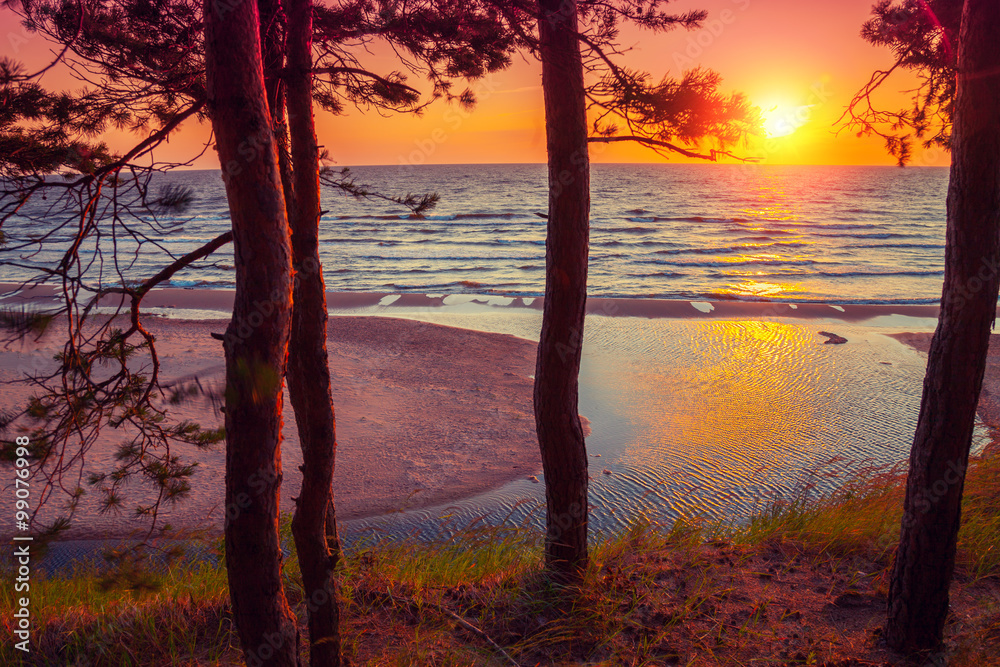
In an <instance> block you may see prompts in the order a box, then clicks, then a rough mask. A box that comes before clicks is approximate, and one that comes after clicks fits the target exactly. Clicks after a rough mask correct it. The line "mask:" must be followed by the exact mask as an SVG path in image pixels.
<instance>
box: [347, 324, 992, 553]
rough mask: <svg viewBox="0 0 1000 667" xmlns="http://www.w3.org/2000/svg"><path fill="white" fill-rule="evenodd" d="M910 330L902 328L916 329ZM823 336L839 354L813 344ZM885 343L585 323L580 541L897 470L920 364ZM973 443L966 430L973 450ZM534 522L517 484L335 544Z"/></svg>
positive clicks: (526, 491)
mask: <svg viewBox="0 0 1000 667" xmlns="http://www.w3.org/2000/svg"><path fill="white" fill-rule="evenodd" d="M408 316H410V317H414V318H416V319H422V320H426V321H433V322H436V323H439V324H449V325H452V326H463V327H467V328H474V329H482V330H488V331H496V332H499V333H511V334H514V335H520V336H524V337H529V338H537V330H538V326H539V324H540V319H539V317H538V316H537V315H536V314H529V313H521V314H512V313H510V312H508V313H507V314H505V315H503V316H498V315H491V314H489V313H479V314H465V315H457V314H443V313H430V312H426V311H422V312H414V313H411V314H409V315H408ZM913 324H918V322H911V323H909V325H908V326H906V327H905V329H907V330H914V329H915V328H916V329H918V330H919V329H920V328H921V327H914V326H912V325H913ZM919 324H922V328H923V330H929V329H932V328H933V320H923V321H921V322H919ZM821 330H827V331H834V332H836V333H838V334H840V335H842V336H845V337H846V338H847V339H848V340H849V342H848V343H847V344H844V345H828V344H824V343H823V341H824V340H825V338H823V337H822V336H820V335H819V334H818V333H817V332H818V331H821ZM897 330H900V329H899V327H893V326H888V327H880V326H873V323H872V322H868V323H866V325H848V324H846V323H845V322H843V321H840V320H836V319H830V320H827V321H824V320H802V319H798V320H796V319H791V318H787V319H773V320H761V321H727V320H689V319H669V318H661V319H642V318H623V317H617V318H616V317H601V316H590V317H588V320H587V333H586V337H585V346H584V359H583V367H582V369H581V375H580V412H581V414H583V415H584V416H585V417H587V419H588V420H589V421H590V424H591V429H592V433H591V435H590V436H589V437H587V448H588V452H589V453H590V455H591V458H590V474H591V486H590V502H591V505H592V507H591V525H592V529H593V530H594V531H597V532H603V531H608V530H614V529H621V528H623V527H625V526H627V525H628V524H629V523H631V522H632V521H635V520H637V519H642V520H646V521H650V522H653V523H662V524H667V523H670V522H671V521H672V520H674V519H676V518H677V517H678V516H681V515H688V516H691V515H704V516H708V517H711V518H717V519H724V520H730V521H741V520H744V519H746V518H747V517H748V516H749V515H750V514H751V513H752V512H753V511H754V510H755V509H760V508H761V507H762V506H763V505H764V504H765V503H767V502H770V501H772V500H774V499H775V498H778V497H784V498H790V497H794V496H797V495H799V494H801V493H803V492H807V489H808V493H811V494H818V493H824V492H829V491H830V490H832V489H834V488H835V487H836V486H838V484H839V483H840V481H841V480H842V478H843V476H844V475H845V474H849V473H850V472H851V471H852V470H857V469H859V468H863V467H867V466H891V465H894V464H900V463H902V462H904V461H905V459H906V457H907V455H908V453H909V448H910V443H911V439H912V435H913V430H914V428H915V426H916V420H917V415H918V411H919V404H920V392H921V387H922V381H923V375H924V366H925V358H924V357H923V356H922V355H921V354H919V353H918V352H916V351H914V350H912V349H911V348H909V347H907V346H905V345H903V344H902V343H899V342H898V341H896V340H895V339H893V338H890V337H889V336H887V335H886V333H889V332H893V331H897ZM985 438H986V433H985V429H984V428H983V427H982V426H981V425H980V426H979V428H978V430H977V443H982V442H984V441H985ZM608 473H609V474H608ZM538 477H539V480H543V477H542V476H541V475H539V476H538ZM543 518H544V488H543V485H542V484H541V483H534V482H532V481H530V480H518V481H515V482H513V483H511V484H508V485H506V486H505V487H503V488H501V489H499V490H497V491H495V492H491V493H487V494H483V495H480V496H477V497H475V498H470V499H468V500H467V501H464V502H461V503H456V504H453V505H448V506H439V507H432V508H426V509H421V510H415V511H412V512H403V513H400V514H396V515H393V516H390V517H383V518H378V519H368V520H363V521H358V522H351V523H350V524H348V525H346V526H345V531H346V534H347V535H348V536H350V537H352V538H356V537H357V536H359V535H364V534H369V533H371V534H375V535H385V534H392V535H401V534H416V535H419V536H423V537H432V536H437V535H439V534H442V533H444V534H447V533H448V532H449V531H450V530H451V529H452V528H454V527H458V526H463V525H466V524H468V523H470V522H472V521H476V520H484V521H486V522H487V523H500V522H508V523H510V522H521V521H525V522H528V523H531V524H533V525H535V526H540V525H541V522H542V520H543Z"/></svg>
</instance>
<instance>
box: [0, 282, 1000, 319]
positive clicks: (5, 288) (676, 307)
mask: <svg viewBox="0 0 1000 667" xmlns="http://www.w3.org/2000/svg"><path fill="white" fill-rule="evenodd" d="M234 295H235V290H233V289H214V288H197V287H158V288H154V289H152V290H150V292H149V294H147V295H146V296H145V297H144V299H143V307H144V308H145V309H146V310H147V311H148V312H149V314H151V315H159V316H165V317H171V318H175V319H210V318H211V317H212V315H211V314H212V313H222V314H223V315H225V314H227V313H229V312H232V307H233V299H234ZM326 300H327V309H328V310H329V311H330V312H331V314H335V315H340V314H350V313H357V314H372V313H375V312H378V313H379V314H383V313H384V314H390V313H391V312H392V311H393V310H396V309H417V310H421V309H427V310H439V309H470V308H477V309H483V310H496V309H505V310H506V309H509V310H523V311H529V312H530V311H538V312H541V310H542V307H543V304H544V297H540V296H536V297H532V296H508V295H503V294H493V293H489V294H436V293H428V294H424V293H419V292H336V291H327V293H326ZM55 301H56V288H55V287H54V286H51V285H43V286H39V287H28V288H24V289H21V288H20V286H19V285H18V284H16V283H0V306H8V307H10V306H12V307H19V306H27V305H42V306H44V305H46V304H53V303H54V302H55ZM117 301H118V299H117V298H116V299H114V300H112V299H111V298H108V299H107V303H106V304H102V305H103V306H104V307H115V306H116V305H117ZM171 311H174V312H171ZM938 311H939V307H938V305H936V304H888V303H887V304H874V303H868V304H863V303H826V302H813V301H805V302H792V301H739V300H729V299H723V300H715V299H712V298H708V297H706V298H704V299H659V298H646V297H588V299H587V314H588V315H603V316H608V317H641V318H648V319H656V318H685V319H687V318H695V319H697V318H739V319H747V318H763V317H789V318H796V319H836V320H843V321H845V322H864V321H866V320H872V319H875V318H879V317H890V316H903V317H913V318H937V315H938ZM998 312H1000V310H998ZM192 316H193V317H192ZM220 319H224V318H220Z"/></svg>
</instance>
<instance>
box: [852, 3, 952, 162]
mask: <svg viewBox="0 0 1000 667" xmlns="http://www.w3.org/2000/svg"><path fill="white" fill-rule="evenodd" d="M962 4H963V3H962V0H902V2H895V1H893V0H879V2H878V3H877V4H876V5H875V6H874V7H872V17H871V18H870V19H868V21H866V22H865V24H864V26H862V28H861V37H862V39H864V40H865V41H867V42H869V43H870V44H873V45H875V46H884V47H887V48H888V49H890V50H891V51H892V54H893V57H894V58H895V60H894V61H893V64H892V66H891V67H889V68H888V69H885V70H877V71H875V72H874V73H872V75H871V78H870V79H869V80H868V82H867V83H866V84H865V85H864V86H863V87H862V88H861V90H859V91H858V92H857V93H856V94H855V95H854V97H853V98H852V99H851V101H850V103H849V104H848V107H847V109H846V110H845V111H844V114H843V115H842V116H841V117H840V119H839V120H838V123H840V122H843V123H844V124H843V126H842V127H843V128H845V129H849V130H852V131H854V132H856V133H857V134H858V135H859V136H864V135H875V136H878V137H881V138H882V139H883V140H884V141H885V147H886V150H887V151H888V152H889V154H890V155H892V156H893V157H895V158H896V161H897V163H898V164H899V165H900V166H904V165H906V164H908V163H909V162H910V161H911V160H912V159H913V144H914V141H920V142H921V144H922V145H923V147H924V148H930V147H932V146H938V147H940V148H944V149H948V148H950V146H951V125H952V114H953V113H954V108H955V73H956V59H957V56H958V48H957V45H958V38H959V34H958V33H959V23H960V20H961V16H962ZM897 71H901V72H903V71H909V72H911V73H913V74H915V75H916V77H917V81H918V84H917V88H916V89H915V90H913V91H912V92H913V97H912V102H911V105H910V107H909V108H904V109H900V110H898V111H891V110H885V109H880V108H878V107H877V106H875V103H874V102H873V101H872V95H873V94H874V93H875V92H876V91H877V90H878V89H879V88H881V87H882V86H883V85H884V84H885V83H886V81H889V80H890V78H891V77H892V75H893V74H894V73H895V72H897Z"/></svg>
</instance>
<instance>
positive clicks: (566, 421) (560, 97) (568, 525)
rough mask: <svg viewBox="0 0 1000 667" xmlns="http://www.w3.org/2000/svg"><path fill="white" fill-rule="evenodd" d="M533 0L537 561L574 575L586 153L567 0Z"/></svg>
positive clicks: (582, 452)
mask: <svg viewBox="0 0 1000 667" xmlns="http://www.w3.org/2000/svg"><path fill="white" fill-rule="evenodd" d="M539 7H540V9H541V16H540V18H539V24H538V28H539V37H540V41H539V53H540V56H541V60H542V88H543V91H544V97H545V132H546V138H547V148H548V159H549V220H548V231H547V236H546V241H545V305H544V309H543V311H542V330H541V335H540V339H539V343H538V358H537V361H536V366H535V391H534V401H535V428H536V430H537V432H538V445H539V448H540V449H541V454H542V468H543V471H544V473H545V501H546V509H547V512H546V533H545V563H546V567H547V568H548V569H549V571H550V572H551V573H552V574H554V575H555V576H556V578H559V579H564V580H573V579H575V578H577V577H578V576H579V574H580V572H581V570H582V569H583V568H584V567H585V566H586V564H587V485H588V477H587V449H586V445H585V444H584V440H583V428H582V427H581V425H580V416H579V411H578V408H577V398H578V379H579V374H580V354H581V346H582V343H583V323H584V315H585V308H586V301H587V257H588V249H589V236H590V231H589V217H590V162H589V156H588V153H587V118H586V107H585V97H584V87H583V64H582V62H581V58H580V47H579V44H578V42H577V37H576V33H577V16H576V0H540V2H539Z"/></svg>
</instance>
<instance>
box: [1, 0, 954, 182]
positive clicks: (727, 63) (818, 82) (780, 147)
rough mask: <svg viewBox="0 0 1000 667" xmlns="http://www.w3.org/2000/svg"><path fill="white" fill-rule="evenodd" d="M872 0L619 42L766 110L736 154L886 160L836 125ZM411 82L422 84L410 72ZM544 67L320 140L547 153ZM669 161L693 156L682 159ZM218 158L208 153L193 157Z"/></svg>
mask: <svg viewBox="0 0 1000 667" xmlns="http://www.w3.org/2000/svg"><path fill="white" fill-rule="evenodd" d="M871 5H872V0H840V2H836V3H833V2H801V0H676V1H675V2H673V3H671V4H670V8H671V10H673V11H677V12H680V11H686V10H691V9H705V10H707V11H708V12H709V19H708V21H707V22H706V25H705V26H704V27H703V28H701V29H700V30H695V31H684V30H677V31H674V32H672V33H668V34H666V35H663V34H661V35H652V34H650V33H645V32H640V31H637V30H634V29H631V30H625V31H623V34H622V39H621V41H622V44H623V45H627V46H632V47H633V50H632V52H631V53H630V54H629V55H628V61H629V64H630V65H632V66H635V67H641V68H643V69H646V70H648V71H650V72H651V73H653V74H654V75H655V76H657V77H659V76H660V75H662V74H665V73H666V74H671V75H677V74H679V73H680V72H681V71H682V70H683V69H686V68H690V67H693V66H695V65H701V66H704V67H708V68H711V69H714V70H716V71H717V72H719V73H720V74H721V75H722V76H723V79H724V81H723V89H724V90H727V91H741V92H743V93H745V94H746V95H747V96H748V97H749V98H750V99H751V100H752V101H753V103H755V104H757V105H759V106H760V107H761V108H762V109H763V110H764V112H765V117H766V118H767V122H766V125H765V127H766V128H767V129H768V130H770V131H771V132H772V134H780V135H784V136H780V137H771V138H770V139H768V140H764V139H763V138H760V139H754V140H752V141H751V143H750V145H748V146H745V147H738V148H737V149H735V150H734V152H736V153H738V154H740V155H746V156H754V157H761V158H763V160H764V161H765V162H766V163H770V164H887V165H890V164H894V160H893V159H892V158H890V157H889V156H887V155H886V153H885V150H884V148H883V146H882V142H881V140H879V139H878V138H875V137H866V138H858V137H856V136H854V134H852V133H850V132H848V131H846V130H845V131H842V132H841V133H840V134H839V136H838V135H837V133H836V130H837V127H836V126H835V125H834V123H835V121H836V120H837V118H838V117H839V116H840V115H841V113H842V112H843V110H844V108H845V106H846V104H847V102H848V101H849V100H850V98H851V96H852V95H853V94H854V93H855V92H856V91H857V90H858V89H859V88H860V86H861V85H862V84H864V83H865V81H867V79H868V77H869V76H870V75H871V72H872V71H873V70H875V69H878V68H884V67H887V66H889V65H890V64H891V54H890V53H889V52H888V50H886V49H880V48H875V47H872V46H870V45H868V44H867V43H865V42H864V41H863V40H862V39H861V38H860V36H859V31H860V28H861V25H862V23H863V22H864V21H865V19H866V18H867V17H868V16H869V14H870V10H871ZM0 16H2V18H3V22H4V25H5V27H6V28H7V39H6V40H5V41H6V42H8V43H7V44H4V47H3V49H4V54H5V55H8V56H13V57H15V58H19V59H23V60H24V61H26V62H28V63H34V64H38V63H42V62H43V61H44V59H45V58H46V57H47V55H48V50H49V49H50V48H51V46H50V45H47V44H45V43H44V42H43V40H42V39H41V38H39V37H32V38H30V39H28V40H27V41H25V40H24V39H22V31H21V30H20V28H19V26H18V25H17V24H16V23H14V22H13V21H12V20H11V19H12V15H11V14H10V13H9V12H8V11H6V10H4V11H3V12H2V14H0ZM365 62H366V65H368V66H369V67H371V68H372V69H374V70H375V71H379V72H385V71H389V70H392V69H396V68H398V65H397V64H396V63H395V62H394V61H393V59H392V58H391V57H389V56H388V55H387V54H384V53H383V54H379V53H378V52H376V53H375V56H374V57H372V58H370V59H369V60H367V61H365ZM409 82H410V83H411V84H413V85H415V86H416V87H418V88H421V89H424V90H427V89H429V86H428V85H427V84H426V83H424V82H422V81H418V80H416V79H415V78H413V77H411V78H410V80H409ZM44 83H45V84H46V85H49V86H54V87H66V86H68V85H71V84H70V83H69V82H68V80H67V79H66V78H65V77H64V76H63V75H60V74H59V73H54V74H50V75H47V78H46V80H45V81H44ZM540 84H541V67H540V65H539V63H538V62H537V61H534V60H530V61H525V60H523V59H518V60H517V61H516V62H515V64H514V65H513V67H511V68H510V69H508V70H506V71H504V72H500V73H497V74H493V75H491V76H489V77H488V78H486V79H484V80H481V81H479V82H476V83H474V84H472V87H473V89H474V90H476V91H477V93H478V98H479V104H478V105H477V107H476V108H475V110H474V111H472V112H466V111H463V110H461V109H460V108H458V107H456V106H449V105H448V104H446V103H444V102H439V103H436V104H434V105H432V106H431V107H430V108H428V109H427V110H425V112H424V113H423V115H421V116H419V117H418V116H414V115H396V116H391V117H384V116H381V115H379V114H378V113H375V112H374V111H368V112H361V111H358V110H356V109H350V110H349V111H348V113H347V114H346V115H344V116H339V117H335V116H331V115H329V114H326V113H325V112H320V114H319V115H318V117H317V130H318V134H319V140H320V143H321V144H322V145H323V146H324V147H325V148H326V149H327V150H328V151H329V152H330V154H331V155H332V156H333V157H334V159H335V160H336V161H337V163H338V164H339V165H343V166H354V165H365V164H456V163H498V162H544V161H545V141H544V137H545V134H544V122H543V114H542V91H541V85H540ZM911 84H912V79H909V78H907V77H906V76H905V75H903V76H899V77H898V78H896V79H891V80H890V88H889V89H888V90H886V91H885V92H884V93H883V95H882V97H881V99H880V100H878V101H880V102H882V103H883V104H884V106H886V107H888V108H893V109H895V108H901V107H902V106H904V105H905V104H906V102H907V100H908V96H907V95H906V94H905V93H903V92H901V91H903V90H904V89H906V88H908V87H910V85H911ZM207 137H208V128H207V127H206V126H205V125H198V124H197V123H194V122H189V123H188V124H187V125H185V126H184V127H183V129H182V132H181V133H180V134H179V135H177V136H176V137H175V138H174V139H172V140H171V142H170V144H169V146H167V147H165V148H164V149H161V150H160V151H159V152H158V153H157V158H158V159H161V160H171V161H183V160H187V159H190V158H191V156H192V155H194V154H196V153H197V152H198V150H199V144H200V143H201V142H204V141H205V139H206V138H207ZM130 140H131V139H130V138H128V137H121V136H119V137H113V138H112V139H111V140H110V141H109V143H110V144H111V145H112V147H116V148H124V147H125V146H126V145H127V144H126V143H125V142H127V141H130ZM591 157H592V160H593V161H594V162H662V161H664V159H663V158H662V157H660V156H658V155H657V154H655V153H653V152H651V151H649V150H648V149H645V148H642V147H640V146H633V145H623V144H618V145H614V146H606V145H596V146H592V147H591ZM671 161H673V162H684V161H690V160H686V159H685V158H682V157H676V158H671ZM913 164H914V165H915V166H923V165H947V164H948V155H947V154H946V153H944V152H943V151H929V152H925V151H923V149H922V148H919V147H918V148H917V149H916V151H915V159H914V161H913ZM194 166H196V167H201V168H210V167H216V166H217V160H216V158H215V155H214V153H213V152H211V151H209V152H207V153H206V154H205V155H204V156H203V157H202V158H201V159H199V160H198V161H197V162H196V163H195V165H194Z"/></svg>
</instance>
